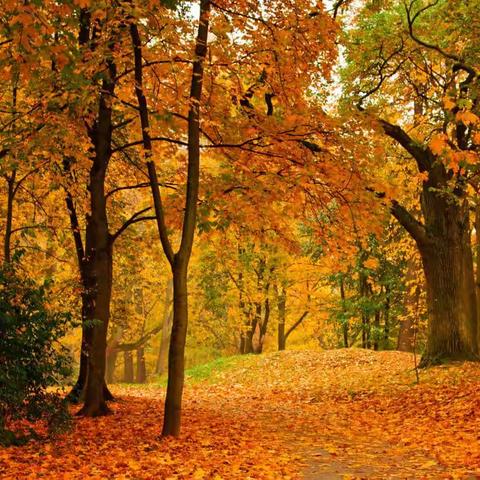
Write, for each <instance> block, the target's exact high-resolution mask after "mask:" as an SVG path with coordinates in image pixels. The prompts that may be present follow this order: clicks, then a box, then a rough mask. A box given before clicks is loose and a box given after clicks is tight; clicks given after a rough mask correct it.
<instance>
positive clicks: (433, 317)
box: [380, 120, 478, 366]
mask: <svg viewBox="0 0 480 480" xmlns="http://www.w3.org/2000/svg"><path fill="white" fill-rule="evenodd" d="M380 124H381V125H382V127H383V130H384V132H385V133H386V134H387V135H388V136H390V137H391V138H393V139H394V140H395V141H397V142H398V143H399V144H400V145H401V146H402V147H403V148H404V149H405V150H406V151H407V152H409V153H410V155H411V156H412V157H413V158H414V159H415V161H416V163H417V166H418V170H419V171H420V172H423V173H427V174H428V179H427V180H426V181H425V182H424V183H423V187H422V193H421V208H422V213H423V219H424V224H422V223H421V222H419V221H418V220H417V219H415V218H414V217H413V216H412V215H411V214H410V213H409V212H408V211H407V210H406V209H405V208H403V207H402V206H401V205H399V204H398V203H397V202H393V203H392V207H391V212H392V214H393V215H394V216H395V217H396V218H397V220H398V221H399V222H400V223H401V224H402V225H403V226H404V227H405V229H406V230H407V231H408V232H409V233H410V235H411V236H412V237H413V238H414V240H415V241H416V243H417V246H418V248H419V251H420V254H421V257H422V262H423V269H424V272H425V279H426V291H427V308H428V338H427V347H426V351H425V353H424V356H423V358H422V361H421V365H424V366H425V365H429V364H432V363H439V362H442V361H447V360H451V359H477V358H478V337H477V332H478V328H477V322H478V320H477V300H476V292H475V280H474V274H473V259H472V249H471V238H470V224H469V205H468V200H467V199H466V189H465V185H466V183H467V182H466V179H465V178H462V176H461V175H460V174H459V175H458V176H455V174H454V172H453V171H452V170H450V169H447V168H446V167H445V165H444V164H443V160H442V159H441V158H438V157H437V156H436V155H435V154H434V153H433V152H432V150H431V149H430V148H429V147H428V146H427V145H421V144H419V143H418V142H417V141H414V140H413V139H412V138H411V137H409V135H408V134H407V133H406V132H405V131H404V130H403V129H402V128H400V127H399V126H397V125H392V124H390V123H388V122H386V121H384V120H381V121H380ZM457 133H458V131H457Z"/></svg>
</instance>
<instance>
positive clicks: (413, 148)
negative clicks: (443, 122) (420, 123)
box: [378, 119, 435, 172]
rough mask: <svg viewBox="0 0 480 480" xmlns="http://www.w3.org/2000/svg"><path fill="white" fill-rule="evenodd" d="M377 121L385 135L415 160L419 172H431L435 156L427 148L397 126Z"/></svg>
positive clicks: (384, 121) (380, 120)
mask: <svg viewBox="0 0 480 480" xmlns="http://www.w3.org/2000/svg"><path fill="white" fill-rule="evenodd" d="M378 121H379V123H380V125H381V127H382V128H383V131H384V132H385V135H387V136H389V137H390V138H392V139H393V140H395V141H396V142H397V143H399V144H400V145H401V146H402V147H403V148H404V149H405V150H406V151H407V152H408V153H409V154H410V155H411V156H412V157H413V158H414V159H415V160H416V162H417V166H418V169H419V171H420V172H428V171H430V170H431V168H432V167H433V163H434V162H435V155H434V154H433V152H432V151H431V150H430V149H429V148H428V147H425V146H424V145H419V144H418V143H417V142H416V141H415V140H413V139H412V138H411V137H410V136H409V135H408V133H407V132H405V130H403V129H402V128H401V127H399V126H398V125H394V124H392V123H389V122H387V121H386V120H382V119H379V120H378Z"/></svg>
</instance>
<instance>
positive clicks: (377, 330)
mask: <svg viewBox="0 0 480 480" xmlns="http://www.w3.org/2000/svg"><path fill="white" fill-rule="evenodd" d="M373 325H374V327H375V332H374V337H373V349H374V350H375V351H377V350H378V346H379V342H378V338H379V335H380V310H378V311H376V312H375V320H374V323H373Z"/></svg>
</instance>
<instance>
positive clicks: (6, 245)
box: [3, 170, 17, 263]
mask: <svg viewBox="0 0 480 480" xmlns="http://www.w3.org/2000/svg"><path fill="white" fill-rule="evenodd" d="M16 174H17V171H16V170H13V171H12V174H11V175H10V176H7V177H6V178H7V186H8V192H7V218H6V225H5V238H4V242H3V261H4V262H5V263H10V260H11V240H12V224H13V200H14V197H15V177H16Z"/></svg>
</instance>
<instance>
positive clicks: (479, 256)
mask: <svg viewBox="0 0 480 480" xmlns="http://www.w3.org/2000/svg"><path fill="white" fill-rule="evenodd" d="M475 233H476V242H475V257H476V265H475V266H476V275H475V285H476V298H477V343H478V348H479V350H480V199H479V198H478V197H477V199H476V205H475Z"/></svg>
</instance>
